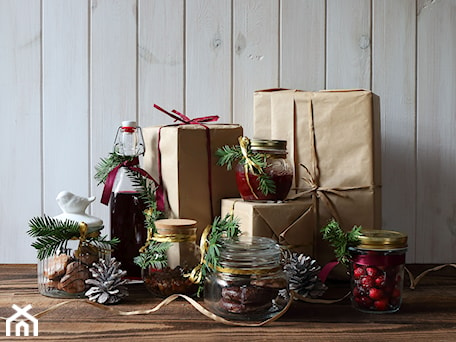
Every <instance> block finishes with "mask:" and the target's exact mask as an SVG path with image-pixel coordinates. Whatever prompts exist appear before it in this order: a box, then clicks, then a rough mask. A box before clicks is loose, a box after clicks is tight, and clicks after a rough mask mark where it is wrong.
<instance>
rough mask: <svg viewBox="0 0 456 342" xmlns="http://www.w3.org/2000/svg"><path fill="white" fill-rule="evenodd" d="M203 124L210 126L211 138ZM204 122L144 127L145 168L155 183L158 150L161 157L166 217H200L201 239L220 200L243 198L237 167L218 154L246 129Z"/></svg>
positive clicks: (198, 222)
mask: <svg viewBox="0 0 456 342" xmlns="http://www.w3.org/2000/svg"><path fill="white" fill-rule="evenodd" d="M204 126H206V127H208V132H209V133H208V135H209V136H208V135H207V132H206V128H205V127H204ZM204 126H203V125H199V124H187V125H173V126H162V127H160V126H151V127H146V128H144V129H143V136H144V142H145V145H146V152H145V154H144V158H143V168H144V170H146V171H147V172H149V173H150V175H151V176H152V177H153V178H154V179H156V180H157V181H159V179H160V170H159V152H160V155H161V163H160V164H161V167H160V169H161V178H162V185H163V189H164V194H165V207H166V213H165V215H166V216H167V217H169V218H189V219H194V220H196V221H197V227H198V231H197V235H198V239H199V237H200V236H201V232H202V230H204V228H205V227H206V226H207V225H209V224H211V223H212V220H213V219H214V217H215V216H219V215H220V204H221V199H222V198H227V197H235V196H239V192H238V190H237V186H236V179H235V174H234V171H228V170H227V169H226V167H221V166H218V165H217V164H216V163H217V157H216V156H215V152H216V151H217V149H219V148H220V147H222V146H224V145H236V144H237V143H238V137H239V136H242V131H243V130H242V127H241V126H240V125H229V124H206V125H204ZM159 142H160V146H159V147H158V143H159ZM208 157H209V158H210V165H209V158H208ZM211 189H212V191H211ZM211 197H212V202H211Z"/></svg>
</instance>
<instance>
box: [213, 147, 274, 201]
mask: <svg viewBox="0 0 456 342" xmlns="http://www.w3.org/2000/svg"><path fill="white" fill-rule="evenodd" d="M245 141H246V142H247V143H246V146H245V147H246V155H247V158H246V155H245V154H244V153H243V152H242V148H241V146H240V145H235V146H228V145H225V146H222V147H221V148H219V149H218V150H217V151H216V153H215V155H216V156H217V157H218V158H219V159H218V161H217V165H220V166H224V165H226V168H227V169H228V170H231V169H232V168H233V165H234V163H236V162H239V163H240V164H241V165H242V166H243V167H245V168H246V169H247V170H249V171H250V172H251V173H252V174H253V175H255V176H257V179H258V190H260V191H261V193H262V194H263V195H268V194H275V192H276V185H275V183H274V181H273V180H272V179H271V177H270V175H269V174H267V173H266V172H265V169H266V167H267V166H268V163H267V158H268V155H267V154H265V153H259V152H254V151H252V149H251V147H250V141H249V140H248V139H246V138H245Z"/></svg>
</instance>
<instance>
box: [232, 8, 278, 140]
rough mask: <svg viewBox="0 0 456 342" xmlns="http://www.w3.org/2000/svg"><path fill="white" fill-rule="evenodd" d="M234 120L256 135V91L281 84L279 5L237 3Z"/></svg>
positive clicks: (235, 18)
mask: <svg viewBox="0 0 456 342" xmlns="http://www.w3.org/2000/svg"><path fill="white" fill-rule="evenodd" d="M233 5H234V13H233V21H234V24H233V25H234V28H233V29H234V35H233V39H234V42H233V44H234V46H233V56H234V57H233V58H234V60H233V70H232V73H233V82H234V84H233V86H234V91H233V95H234V97H233V120H234V122H235V123H239V124H241V125H242V126H243V128H244V135H247V136H250V137H251V136H252V134H253V112H252V111H253V92H254V91H255V90H258V89H266V88H274V87H277V86H278V85H279V68H278V63H279V51H278V48H279V20H278V14H279V2H278V1H277V0H267V1H264V0H247V1H245V0H234V2H233Z"/></svg>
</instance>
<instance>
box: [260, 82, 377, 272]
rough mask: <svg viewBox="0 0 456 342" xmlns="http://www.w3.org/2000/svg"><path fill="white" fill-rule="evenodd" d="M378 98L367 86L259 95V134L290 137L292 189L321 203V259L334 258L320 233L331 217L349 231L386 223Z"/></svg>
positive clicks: (318, 224)
mask: <svg viewBox="0 0 456 342" xmlns="http://www.w3.org/2000/svg"><path fill="white" fill-rule="evenodd" d="M377 103H378V102H377V98H376V97H375V96H373V94H372V93H371V92H370V91H365V90H339V91H319V92H307V91H299V90H287V89H270V90H262V91H257V92H255V94H254V137H255V138H265V139H283V140H287V142H288V158H289V159H290V161H291V162H292V163H293V164H294V165H295V178H294V186H293V187H294V189H295V191H294V192H293V193H301V196H304V197H312V198H313V200H314V203H315V205H316V206H317V213H318V215H317V220H316V226H315V230H316V231H317V233H318V239H317V241H316V253H315V257H316V258H317V259H318V261H319V262H320V263H325V262H327V261H329V260H330V259H331V258H332V257H333V253H332V249H331V247H330V246H329V244H328V243H327V242H326V241H322V239H321V234H319V230H320V229H321V227H323V226H324V225H325V224H326V223H327V222H328V221H329V220H330V218H331V217H335V218H336V219H337V220H338V221H339V222H340V224H341V226H342V227H343V228H344V229H346V230H348V229H351V228H352V227H353V225H362V226H363V227H365V228H370V229H380V228H381V195H380V184H381V168H380V167H381V165H380V123H379V111H378V106H377ZM293 193H292V194H293Z"/></svg>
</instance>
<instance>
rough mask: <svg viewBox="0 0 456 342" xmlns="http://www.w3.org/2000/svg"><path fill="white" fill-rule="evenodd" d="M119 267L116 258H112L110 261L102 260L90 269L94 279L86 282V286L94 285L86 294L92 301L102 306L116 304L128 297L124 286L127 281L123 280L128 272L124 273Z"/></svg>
mask: <svg viewBox="0 0 456 342" xmlns="http://www.w3.org/2000/svg"><path fill="white" fill-rule="evenodd" d="M119 267H120V262H118V261H116V258H111V260H109V261H106V260H104V259H101V260H100V261H99V262H96V263H94V264H93V267H91V268H90V272H92V275H93V279H87V280H86V284H88V285H92V287H91V288H90V289H89V290H87V292H86V293H85V295H86V296H87V297H88V298H89V300H90V301H92V302H98V303H100V304H115V303H117V302H119V301H120V300H121V299H122V298H123V297H125V296H128V290H127V288H126V286H124V285H125V283H126V282H127V280H126V279H124V280H122V277H124V276H125V275H126V274H127V272H126V271H122V270H121V269H120V268H119Z"/></svg>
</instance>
